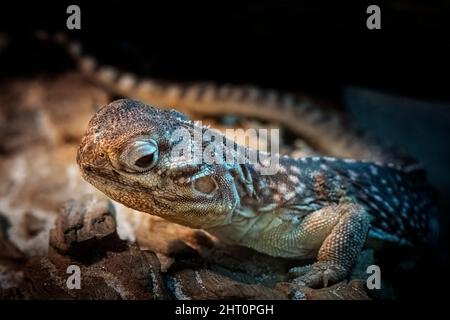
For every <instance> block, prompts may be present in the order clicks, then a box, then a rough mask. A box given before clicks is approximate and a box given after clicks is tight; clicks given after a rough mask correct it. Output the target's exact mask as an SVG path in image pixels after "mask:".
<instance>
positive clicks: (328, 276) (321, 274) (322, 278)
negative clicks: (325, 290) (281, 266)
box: [292, 262, 347, 288]
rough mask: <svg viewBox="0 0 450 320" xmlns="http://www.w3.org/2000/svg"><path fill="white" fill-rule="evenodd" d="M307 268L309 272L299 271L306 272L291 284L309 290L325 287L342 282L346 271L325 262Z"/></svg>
mask: <svg viewBox="0 0 450 320" xmlns="http://www.w3.org/2000/svg"><path fill="white" fill-rule="evenodd" d="M308 267H309V270H307V268H305V269H301V270H300V271H306V272H304V273H303V274H301V275H299V276H298V277H296V278H295V279H293V280H292V283H293V284H295V285H299V286H306V287H311V288H319V287H327V286H328V285H329V284H333V283H336V282H338V281H340V280H342V279H343V278H345V276H346V275H347V270H346V269H345V268H344V267H342V266H340V265H336V264H331V263H327V262H316V263H314V264H313V265H311V266H308ZM300 268H303V267H300ZM293 269H296V268H293ZM297 272H298V270H297Z"/></svg>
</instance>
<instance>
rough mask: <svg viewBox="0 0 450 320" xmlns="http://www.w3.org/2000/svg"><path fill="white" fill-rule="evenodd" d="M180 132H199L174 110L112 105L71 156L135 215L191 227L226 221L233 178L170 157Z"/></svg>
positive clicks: (183, 157)
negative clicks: (154, 217) (134, 211)
mask: <svg viewBox="0 0 450 320" xmlns="http://www.w3.org/2000/svg"><path fill="white" fill-rule="evenodd" d="M180 129H183V131H182V132H183V133H186V132H187V133H188V135H193V134H194V131H195V130H200V131H202V130H204V128H203V127H199V126H196V125H195V124H194V123H192V122H191V121H189V119H188V118H187V117H186V116H185V115H183V114H182V113H180V112H178V111H175V110H160V109H158V108H155V107H151V106H148V105H145V104H143V103H140V102H138V101H134V100H129V99H122V100H117V101H114V102H112V103H110V104H108V105H106V106H104V107H102V108H101V109H100V110H99V111H98V112H97V113H96V114H95V115H94V116H93V118H92V119H91V120H90V122H89V126H88V129H87V131H86V133H85V135H84V136H83V138H82V140H81V143H80V146H79V148H78V154H77V163H78V165H79V167H80V170H81V174H82V176H83V178H84V179H85V180H87V181H88V182H89V183H91V184H92V185H94V186H95V187H96V188H97V189H99V190H100V191H102V192H103V193H105V194H106V195H107V196H109V197H110V198H112V199H113V200H115V201H118V202H120V203H122V204H124V205H126V206H128V207H131V208H133V209H136V210H139V211H143V212H147V213H150V214H155V215H158V216H161V217H163V218H165V219H168V220H170V221H173V222H177V223H180V224H183V225H187V226H191V227H205V226H208V225H209V224H211V222H213V221H214V222H215V223H220V221H226V219H227V217H229V216H230V215H231V213H232V212H233V210H234V208H235V207H236V206H237V205H238V202H239V197H238V195H237V192H236V189H235V186H234V184H233V181H232V179H233V178H232V176H231V174H230V173H229V172H228V171H227V170H222V169H223V167H221V166H218V165H206V164H204V163H198V164H196V163H194V162H193V161H192V159H190V158H188V157H187V154H181V155H179V154H177V155H176V156H175V155H174V152H173V151H174V150H175V149H176V148H177V147H179V146H180V143H181V142H180V134H176V133H177V132H178V133H179V132H180ZM182 140H183V141H184V142H185V140H184V139H182ZM189 140H190V142H189V143H191V144H195V142H194V139H189ZM180 149H181V148H180Z"/></svg>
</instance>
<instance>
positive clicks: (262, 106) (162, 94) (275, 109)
mask: <svg viewBox="0 0 450 320" xmlns="http://www.w3.org/2000/svg"><path fill="white" fill-rule="evenodd" d="M36 37H37V38H39V39H41V40H46V41H53V42H56V43H58V44H59V45H61V46H62V47H64V48H65V49H66V51H67V52H68V54H69V55H70V56H71V57H72V58H73V60H74V61H75V62H76V64H77V65H78V68H79V70H80V71H81V72H82V73H83V74H84V75H85V76H86V77H87V78H88V79H90V80H92V81H94V82H95V83H97V84H100V85H102V86H103V87H106V88H107V89H108V90H110V91H111V92H113V93H114V94H116V95H119V96H122V97H128V98H131V99H137V100H141V101H144V102H145V103H148V104H152V105H158V106H159V107H161V108H168V109H171V108H173V107H174V106H175V107H176V108H177V109H180V110H181V111H184V112H185V113H188V114H191V115H192V114H197V115H208V116H223V115H226V114H235V115H239V116H247V117H255V118H260V119H264V120H268V121H275V122H278V123H280V124H282V125H283V126H284V127H286V128H287V129H289V130H290V131H291V132H293V133H295V134H298V135H300V136H301V137H302V138H304V139H305V140H306V141H307V142H308V143H310V145H311V146H313V147H314V149H316V150H318V151H319V152H320V153H322V154H326V155H331V156H336V157H345V158H355V159H366V160H378V161H383V162H384V161H385V153H384V152H383V150H382V148H381V147H380V145H379V144H378V143H374V142H369V141H368V140H367V139H366V137H363V136H362V135H361V134H360V132H359V131H358V130H357V129H356V128H352V126H351V125H349V121H347V120H346V119H345V118H344V116H343V115H342V114H341V113H339V112H337V111H336V110H332V109H330V108H326V107H324V106H323V104H320V103H318V102H317V101H313V100H312V99H310V98H307V97H304V96H301V97H300V96H298V95H293V94H289V93H280V92H277V91H274V90H263V89H260V88H257V87H254V86H250V85H247V86H234V85H227V84H225V85H222V86H218V85H215V84H213V83H193V84H190V85H181V84H177V83H167V82H162V81H160V80H156V79H152V78H148V79H138V78H137V77H135V76H134V75H132V74H130V73H121V72H119V70H117V69H116V68H114V67H110V66H100V65H98V64H97V62H96V60H95V59H94V58H93V57H90V56H88V55H86V54H85V53H83V48H82V46H81V44H80V43H77V42H73V41H70V39H69V38H68V37H67V36H66V35H65V34H61V33H58V34H54V35H50V34H48V33H46V32H42V31H41V32H37V33H36Z"/></svg>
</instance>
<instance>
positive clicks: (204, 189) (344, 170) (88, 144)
mask: <svg viewBox="0 0 450 320" xmlns="http://www.w3.org/2000/svg"><path fill="white" fill-rule="evenodd" d="M180 129H182V130H184V131H185V132H187V133H188V137H191V138H192V137H194V138H193V139H188V140H186V139H184V138H183V139H179V137H180V136H177V134H176V132H178V131H177V130H180ZM208 130H209V129H208V128H207V127H204V126H202V125H201V124H198V123H196V122H193V121H192V120H190V119H189V118H188V117H187V116H185V115H184V114H183V113H181V112H179V111H177V110H174V109H159V108H157V107H154V106H149V105H146V104H144V103H142V102H139V101H136V100H130V99H120V100H117V101H113V102H111V103H110V104H108V105H106V106H103V107H102V108H101V109H99V111H97V113H96V114H95V115H94V116H93V118H92V119H91V120H90V122H89V125H88V128H87V130H86V133H85V135H84V136H83V138H82V140H81V142H80V145H79V148H78V153H77V163H78V165H79V167H80V171H81V174H82V176H83V178H84V179H85V180H86V181H88V182H89V183H91V184H92V185H94V186H95V187H96V188H98V189H99V190H100V191H102V192H103V193H105V194H106V195H107V196H109V197H110V198H112V199H113V200H115V201H118V202H120V203H122V204H124V205H125V206H128V207H131V208H133V209H136V210H138V211H142V212H146V213H149V214H152V215H157V216H160V217H162V218H164V219H166V220H169V221H171V222H175V223H178V224H182V225H185V226H188V227H191V228H197V229H204V230H205V231H207V232H209V233H211V234H212V235H215V236H216V237H218V238H219V239H221V240H223V241H224V242H225V243H230V244H236V245H241V246H244V247H249V248H252V249H254V250H256V251H259V252H262V253H265V254H268V255H271V256H276V257H283V258H296V259H311V258H312V259H315V262H313V263H312V264H310V265H306V266H301V267H294V268H293V269H291V270H290V274H291V275H292V277H293V280H292V283H293V284H295V285H301V286H309V287H322V286H327V285H329V284H331V283H335V282H338V281H341V280H343V279H345V277H346V276H347V275H348V274H349V272H350V271H351V269H352V266H353V265H354V263H355V261H356V259H357V257H358V255H359V253H360V251H361V250H362V248H363V246H364V245H365V244H366V242H367V239H371V238H373V239H381V240H382V241H386V242H389V243H394V244H397V245H400V246H416V245H421V244H423V243H424V242H426V241H427V239H430V238H431V237H433V235H435V234H436V232H437V221H436V219H435V216H434V214H433V212H434V200H433V195H432V192H431V191H430V189H429V187H428V184H427V182H426V178H425V176H424V173H423V172H422V171H421V170H419V169H417V168H415V169H411V168H407V169H405V168H402V167H400V166H397V165H395V164H382V163H378V162H372V161H366V160H355V159H351V158H336V157H302V158H299V159H293V158H291V157H289V156H279V155H271V156H273V157H274V158H271V159H274V161H275V163H277V170H276V172H274V173H271V174H265V173H264V171H263V170H264V169H266V165H267V163H266V164H264V163H262V162H263V161H262V160H261V161H259V162H258V161H256V162H255V161H250V160H251V159H254V158H251V156H252V155H254V154H256V155H257V156H258V158H257V159H267V155H268V154H267V153H264V152H262V151H258V150H252V149H249V148H246V147H243V146H240V145H239V144H237V143H236V142H234V141H232V142H231V143H230V141H229V139H228V138H226V137H225V136H223V135H221V133H215V134H216V136H215V138H214V139H211V140H210V141H204V140H203V141H201V140H200V141H199V140H198V139H197V140H196V139H195V134H196V133H197V134H198V133H202V134H204V133H205V132H207V131H208ZM184 143H187V144H184ZM180 146H191V147H192V148H193V149H190V150H197V151H200V152H206V153H207V154H209V152H210V151H211V147H212V148H217V147H220V148H223V149H218V150H225V152H224V153H225V154H231V157H230V158H226V157H225V158H226V159H225V160H224V157H223V154H220V155H219V156H217V158H216V160H217V161H213V162H206V161H200V162H195V161H192V157H191V158H190V157H189V156H188V155H189V152H185V153H182V154H178V153H177V152H175V150H178V148H179V147H180ZM208 150H209V151H208ZM212 150H216V149H212ZM230 159H231V161H230ZM237 160H240V161H237ZM260 162H261V163H262V164H261V163H260Z"/></svg>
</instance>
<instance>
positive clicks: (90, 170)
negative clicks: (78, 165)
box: [83, 164, 92, 172]
mask: <svg viewBox="0 0 450 320" xmlns="http://www.w3.org/2000/svg"><path fill="white" fill-rule="evenodd" d="M83 170H84V171H85V172H92V166H90V165H88V164H85V165H84V166H83Z"/></svg>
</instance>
